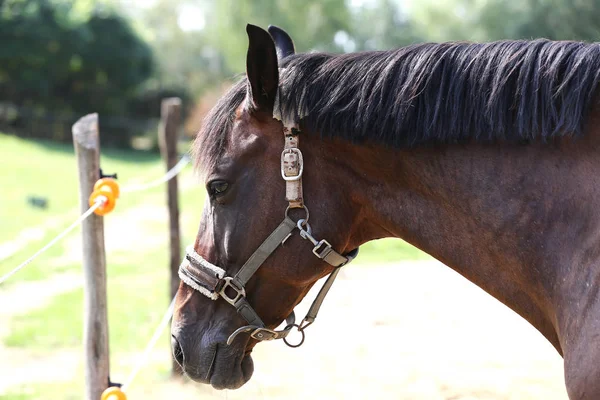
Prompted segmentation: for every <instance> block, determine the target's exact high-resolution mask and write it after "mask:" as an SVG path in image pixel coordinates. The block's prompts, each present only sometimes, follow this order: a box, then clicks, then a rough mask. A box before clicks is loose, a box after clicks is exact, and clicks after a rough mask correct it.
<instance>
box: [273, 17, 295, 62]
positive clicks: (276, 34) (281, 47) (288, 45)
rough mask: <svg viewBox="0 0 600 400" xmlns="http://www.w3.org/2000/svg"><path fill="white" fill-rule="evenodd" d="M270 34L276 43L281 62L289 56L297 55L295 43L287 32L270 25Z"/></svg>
mask: <svg viewBox="0 0 600 400" xmlns="http://www.w3.org/2000/svg"><path fill="white" fill-rule="evenodd" d="M269 33H270V34H271V37H272V38H273V40H274V41H275V47H276V48H277V59H278V60H279V61H281V60H283V59H284V58H286V57H287V56H291V55H292V54H296V49H295V48H294V41H293V40H292V38H291V37H290V35H288V33H287V32H286V31H284V30H283V29H281V28H279V27H277V26H275V25H269Z"/></svg>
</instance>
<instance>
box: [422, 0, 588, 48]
mask: <svg viewBox="0 0 600 400" xmlns="http://www.w3.org/2000/svg"><path fill="white" fill-rule="evenodd" d="M413 20H414V21H415V25H416V27H417V29H418V32H419V33H420V34H421V35H422V36H424V37H426V38H428V39H429V40H435V41H449V40H474V41H490V40H499V39H532V38H540V37H543V38H547V39H553V40H584V41H597V40H599V39H600V1H599V0H522V1H511V2H507V1H505V0H446V1H433V0H429V1H426V2H421V3H419V6H418V7H416V8H415V12H414V15H413Z"/></svg>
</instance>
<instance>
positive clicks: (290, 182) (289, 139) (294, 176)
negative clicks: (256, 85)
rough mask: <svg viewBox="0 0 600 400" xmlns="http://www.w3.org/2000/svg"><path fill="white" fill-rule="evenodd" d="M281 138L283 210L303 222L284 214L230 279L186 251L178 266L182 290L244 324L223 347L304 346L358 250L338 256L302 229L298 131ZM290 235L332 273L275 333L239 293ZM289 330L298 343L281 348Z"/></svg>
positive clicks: (288, 128) (289, 131)
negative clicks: (246, 337)
mask: <svg viewBox="0 0 600 400" xmlns="http://www.w3.org/2000/svg"><path fill="white" fill-rule="evenodd" d="M283 133H284V136H285V146H284V150H283V152H282V153H281V177H282V178H283V179H284V180H285V183H286V190H285V199H286V201H288V203H289V206H288V210H289V209H290V208H304V210H305V211H306V217H305V219H301V220H299V221H298V222H294V221H293V220H292V219H290V218H289V217H288V216H287V210H286V213H285V214H286V215H285V218H284V219H283V221H282V222H281V223H280V224H279V226H278V227H277V228H275V230H274V231H273V232H272V233H271V234H270V235H269V237H268V238H266V239H265V241H264V242H262V244H261V245H260V246H259V247H258V248H257V249H256V251H254V253H253V254H252V255H251V256H250V258H248V260H247V261H246V262H245V263H244V265H242V267H241V268H240V270H239V271H238V272H237V274H235V275H234V276H233V277H231V276H226V275H227V273H226V271H225V270H224V269H223V268H220V267H218V266H216V265H214V264H211V263H210V262H209V261H207V260H206V259H204V258H203V257H202V256H201V255H200V254H198V253H197V252H196V251H195V250H194V248H193V247H192V246H190V247H188V248H187V254H186V258H185V260H183V262H182V264H181V265H180V266H179V277H180V278H181V280H182V281H183V282H184V283H185V284H187V285H188V286H190V287H191V288H193V289H195V290H197V291H198V292H200V293H202V294H203V295H205V296H206V297H208V298H209V299H211V300H217V299H218V298H219V297H221V298H222V299H223V300H225V301H226V302H228V303H229V304H231V305H232V306H234V307H235V309H236V310H237V312H238V313H239V314H240V315H241V316H242V317H244V319H245V320H246V321H247V322H248V325H246V326H243V327H241V328H239V329H237V330H236V331H235V332H233V333H232V334H231V335H230V336H229V338H228V339H227V344H231V342H232V341H233V339H235V337H236V336H237V335H239V334H240V333H244V332H246V333H249V334H250V336H251V337H252V338H254V339H256V340H273V339H283V340H284V341H285V343H286V344H287V345H288V346H290V347H298V346H300V345H301V344H302V343H303V342H304V329H305V328H306V327H308V326H309V325H310V324H312V323H313V322H314V321H315V319H316V318H317V314H318V313H319V309H320V308H321V304H322V303H323V300H324V299H325V296H326V295H327V293H328V292H329V289H330V288H331V286H332V285H333V282H334V280H335V278H336V277H337V275H338V273H339V268H340V267H342V266H344V265H346V264H348V263H349V262H350V261H352V260H353V259H354V258H355V257H356V255H357V254H358V249H354V250H353V251H351V252H350V253H348V254H346V255H341V254H340V253H338V252H337V251H335V250H334V249H333V248H332V247H331V245H330V244H329V242H328V241H326V240H317V239H315V238H314V237H313V236H312V230H311V228H310V225H309V224H308V217H309V214H308V209H307V208H306V206H305V205H304V197H303V192H302V174H303V172H304V159H303V158H302V152H301V151H300V149H299V148H298V144H299V140H300V138H299V133H300V131H299V130H298V129H297V127H296V126H295V125H291V124H286V123H284V129H283ZM295 229H298V231H299V233H300V236H301V237H302V238H303V239H305V240H308V241H310V242H311V243H312V244H313V246H314V247H313V250H312V252H313V254H314V255H315V256H316V257H318V258H320V259H321V260H323V261H325V262H327V263H328V264H329V265H331V266H333V267H335V269H334V270H333V272H332V273H331V274H330V275H329V277H328V278H327V280H326V281H325V283H324V284H323V287H322V288H321V290H320V291H319V294H317V297H316V298H315V300H314V301H313V303H312V305H311V306H310V309H309V310H308V313H307V314H306V317H304V319H303V320H302V322H301V323H300V325H298V324H296V317H295V315H294V311H292V313H291V314H290V315H289V316H288V317H287V318H286V323H287V324H286V327H285V328H284V329H282V330H280V331H275V330H272V329H268V328H267V327H266V326H265V324H264V322H263V321H262V320H261V319H260V317H259V316H258V314H257V313H256V311H255V310H254V308H252V306H251V305H250V303H248V300H247V299H246V289H245V288H246V284H247V283H248V281H249V280H250V278H252V276H253V275H254V274H255V273H256V271H257V270H258V268H259V267H260V266H261V265H262V264H263V263H264V262H265V261H266V259H267V258H268V257H269V256H270V255H271V254H272V253H273V252H274V251H275V250H276V249H277V248H278V247H279V245H280V244H282V243H283V242H285V241H286V240H287V239H288V238H289V237H290V236H291V235H292V233H293V231H294V230H295ZM294 327H295V328H298V331H299V332H300V333H301V334H302V340H301V341H300V343H298V344H295V345H292V344H290V343H288V342H287V340H286V337H287V336H288V335H289V333H290V331H291V330H292V329H293V328H294Z"/></svg>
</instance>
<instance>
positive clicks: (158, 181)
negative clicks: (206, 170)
mask: <svg viewBox="0 0 600 400" xmlns="http://www.w3.org/2000/svg"><path fill="white" fill-rule="evenodd" d="M189 162H190V158H189V157H188V156H184V157H182V158H181V160H179V162H178V163H177V164H175V166H173V168H171V169H170V170H169V171H167V173H166V174H165V175H163V176H162V177H161V178H159V179H156V180H154V181H151V182H148V183H145V184H140V185H130V186H127V187H125V188H123V189H122V190H121V192H123V193H132V192H138V191H141V190H146V189H150V188H152V187H155V186H158V185H160V184H162V183H164V182H167V181H169V180H171V179H173V177H175V175H177V174H178V173H179V172H181V170H182V169H183V167H185V166H186V165H187V164H188V163H189ZM104 201H106V198H104V197H100V198H98V201H97V202H96V204H94V205H93V206H92V207H90V208H88V210H87V211H86V212H84V213H83V214H81V216H80V217H79V218H77V220H76V221H75V222H73V223H72V224H71V225H70V226H69V227H68V228H67V229H65V230H64V231H62V232H61V233H59V234H58V235H57V236H56V237H55V238H54V239H52V240H51V241H50V242H49V243H48V244H47V245H45V246H44V247H42V248H41V249H40V250H38V252H37V253H35V254H34V255H32V256H31V257H29V258H28V259H27V260H25V261H24V262H23V263H21V264H20V265H19V266H18V267H16V268H15V269H13V270H12V271H10V272H9V273H7V274H6V275H4V276H2V277H1V278H0V285H1V284H2V283H4V282H5V281H6V280H7V279H8V278H10V277H11V276H13V275H14V274H16V273H17V272H19V271H20V270H21V269H22V268H24V267H25V266H27V265H28V264H29V263H31V262H32V261H33V260H35V259H36V258H37V257H38V256H39V255H40V254H42V253H44V252H45V251H46V250H48V249H49V248H50V247H52V246H54V245H55V244H56V242H58V241H59V240H60V239H62V238H63V237H64V236H65V235H66V234H67V233H69V232H71V231H72V230H73V229H74V228H75V227H76V226H77V225H79V224H81V223H82V222H83V221H84V220H85V219H86V218H87V217H89V216H90V215H91V214H92V213H93V212H94V211H95V210H96V209H97V208H98V207H100V206H101V205H102V204H103V203H104Z"/></svg>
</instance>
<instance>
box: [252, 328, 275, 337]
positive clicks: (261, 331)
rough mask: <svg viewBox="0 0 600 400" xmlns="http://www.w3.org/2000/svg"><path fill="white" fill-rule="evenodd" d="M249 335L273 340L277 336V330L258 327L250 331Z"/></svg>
mask: <svg viewBox="0 0 600 400" xmlns="http://www.w3.org/2000/svg"><path fill="white" fill-rule="evenodd" d="M250 337H251V338H253V339H256V340H273V339H275V338H276V337H277V332H275V331H272V330H270V329H266V328H258V329H255V330H254V331H252V333H251V334H250Z"/></svg>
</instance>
